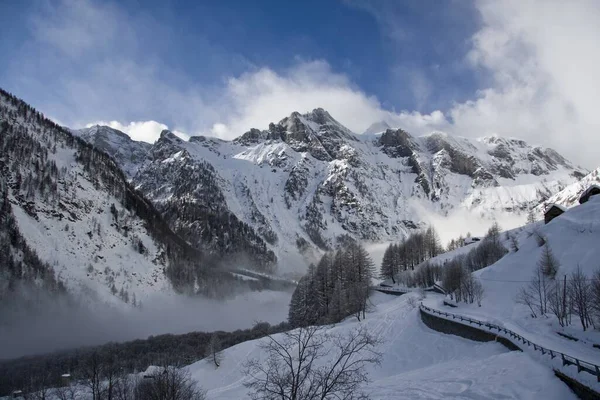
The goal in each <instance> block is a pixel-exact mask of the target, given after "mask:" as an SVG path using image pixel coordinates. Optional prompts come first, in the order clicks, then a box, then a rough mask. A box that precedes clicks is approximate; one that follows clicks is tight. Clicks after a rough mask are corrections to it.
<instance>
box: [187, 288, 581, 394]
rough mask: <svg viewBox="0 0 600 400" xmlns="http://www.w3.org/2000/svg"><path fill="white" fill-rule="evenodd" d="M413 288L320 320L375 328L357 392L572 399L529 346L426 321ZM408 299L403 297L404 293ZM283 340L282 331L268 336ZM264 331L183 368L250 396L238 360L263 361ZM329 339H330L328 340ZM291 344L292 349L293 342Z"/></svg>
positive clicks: (330, 356)
mask: <svg viewBox="0 0 600 400" xmlns="http://www.w3.org/2000/svg"><path fill="white" fill-rule="evenodd" d="M411 296H413V295H407V296H400V297H394V296H388V295H384V294H381V293H379V294H375V295H374V296H372V299H371V301H372V303H373V311H372V312H370V313H369V314H368V315H367V318H366V319H365V320H364V321H362V322H358V321H356V319H355V318H352V319H348V320H347V321H344V322H342V323H340V324H336V325H328V326H326V327H324V331H323V332H321V334H330V335H331V334H334V335H335V334H338V335H344V336H345V335H348V334H349V333H350V332H352V331H353V330H354V329H357V328H358V327H359V326H361V325H363V326H364V325H365V324H366V325H367V326H368V329H369V332H370V333H371V334H373V335H375V336H377V337H378V338H379V339H380V341H381V344H380V345H379V346H378V347H377V348H376V350H377V351H379V352H381V353H382V354H383V358H382V362H381V365H379V366H368V367H367V372H368V374H369V378H370V379H371V382H370V383H369V384H367V385H365V387H364V392H365V393H366V394H367V395H369V397H370V398H373V399H397V398H402V399H447V398H458V399H487V398H506V399H528V398H544V399H576V398H577V397H576V396H575V395H574V394H573V393H572V392H571V391H570V390H569V388H568V387H567V386H566V385H564V384H563V383H562V382H561V381H560V380H558V379H557V378H555V377H554V376H553V373H552V370H551V369H550V368H547V367H546V366H544V365H542V364H541V363H539V362H536V361H535V360H533V359H532V358H531V357H530V356H529V355H528V354H526V353H522V352H517V351H507V349H506V348H504V347H503V346H502V345H500V344H499V343H495V342H488V343H480V342H474V341H471V340H467V339H463V338H461V337H458V336H455V335H446V334H441V333H439V332H436V331H433V330H431V329H429V328H427V327H426V326H425V325H424V324H423V323H422V322H421V320H420V318H419V312H418V309H416V308H415V307H414V305H412V306H411V301H410V300H412V302H413V303H414V301H415V300H416V299H415V298H412V299H411ZM409 299H410V300H409ZM273 337H274V339H275V340H278V341H282V339H283V338H282V336H281V334H278V335H274V336H273ZM267 340H268V339H267V338H265V339H259V340H253V341H248V342H244V343H241V344H238V345H236V346H233V347H230V348H228V349H226V350H224V351H223V353H222V361H221V364H220V366H219V368H215V367H214V364H212V363H211V362H210V360H208V359H205V360H201V361H198V362H196V363H194V364H192V365H190V366H188V367H186V369H187V370H188V371H190V373H191V375H192V378H193V379H194V380H195V381H197V382H198V383H199V385H200V386H201V387H202V388H204V389H206V390H207V396H208V397H210V398H211V399H215V400H216V399H223V400H224V399H243V398H249V397H250V393H249V389H248V388H247V387H245V386H244V384H245V383H247V382H248V381H249V379H250V378H249V377H247V376H246V375H244V369H243V367H242V366H243V364H244V362H246V360H248V359H257V360H259V361H260V362H264V363H266V361H267V354H266V351H265V350H264V348H263V347H261V346H260V345H261V344H262V343H265V342H266V341H267ZM332 347H333V346H332ZM293 350H295V349H293ZM336 356H337V354H336V352H335V351H333V349H332V351H329V352H327V354H326V355H324V356H323V357H322V358H320V359H319V360H318V365H319V366H321V365H328V364H329V363H332V362H333V360H334V359H335V357H336Z"/></svg>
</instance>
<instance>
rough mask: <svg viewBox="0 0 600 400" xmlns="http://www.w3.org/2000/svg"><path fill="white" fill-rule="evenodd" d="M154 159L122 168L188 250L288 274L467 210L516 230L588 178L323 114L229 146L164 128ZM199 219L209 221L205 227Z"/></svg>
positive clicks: (486, 146)
mask: <svg viewBox="0 0 600 400" xmlns="http://www.w3.org/2000/svg"><path fill="white" fill-rule="evenodd" d="M375 128H377V127H375ZM375 128H374V129H375ZM93 137H94V135H92V136H87V138H88V140H92V138H93ZM113 142H115V141H113V140H105V141H104V143H113ZM130 145H135V144H134V143H133V142H132V143H130ZM144 146H145V145H144ZM141 149H142V147H141V145H140V147H139V149H138V150H136V153H137V152H138V151H142V150H141ZM103 150H104V151H106V152H108V153H109V154H115V153H117V152H118V150H119V149H118V148H116V147H110V146H108V147H105V148H103ZM147 154H148V157H149V158H150V162H145V161H144V162H140V163H139V164H138V168H137V170H136V171H135V173H133V172H132V171H133V168H132V167H131V164H135V161H133V159H127V158H126V159H121V158H120V156H119V157H117V161H118V162H119V163H121V165H123V169H124V170H125V171H129V172H128V173H129V178H130V179H131V180H132V182H133V184H134V185H135V187H136V188H137V189H139V190H140V191H142V192H143V193H144V194H145V195H146V196H147V197H148V198H149V199H151V200H152V201H153V203H154V204H155V206H156V207H157V208H158V209H159V210H160V211H161V212H162V213H163V215H165V216H166V219H167V220H168V221H169V223H170V225H171V227H173V229H174V230H175V231H176V232H177V233H179V234H181V235H182V236H183V237H185V238H186V240H188V241H190V242H193V241H194V240H195V238H198V237H200V236H202V237H203V242H204V245H205V246H207V247H206V248H208V249H210V250H213V251H217V252H225V253H228V252H233V253H237V252H239V251H243V252H245V253H246V254H249V255H250V257H249V258H248V260H249V261H250V262H252V263H255V264H261V263H264V262H265V261H268V262H271V261H272V262H275V259H277V260H278V264H279V265H280V267H282V269H284V270H285V269H288V268H293V267H294V266H295V265H301V266H304V265H305V264H306V259H307V258H308V259H310V258H311V257H312V255H314V254H316V253H317V251H318V249H325V248H328V247H331V246H334V245H335V244H336V242H338V241H343V240H346V239H347V238H349V237H351V238H356V239H360V240H366V241H378V242H381V241H386V240H398V239H399V238H400V237H402V236H403V235H405V234H406V233H407V232H409V231H410V230H414V229H418V228H420V227H422V226H424V225H425V224H427V223H429V222H431V221H433V220H435V221H439V219H440V218H442V219H443V218H446V217H448V216H450V215H452V214H454V213H459V212H468V213H470V214H472V215H476V216H477V218H478V219H482V218H483V219H489V220H492V219H495V218H498V219H500V218H502V217H503V216H504V215H512V216H517V217H518V218H517V219H516V220H515V221H516V222H515V223H520V222H522V221H524V219H525V215H526V213H527V211H528V210H529V209H530V208H532V207H534V206H535V205H537V204H538V203H539V202H540V201H542V200H544V199H545V198H547V197H549V196H551V195H552V194H554V193H556V192H558V191H560V190H562V189H563V188H564V187H566V186H567V185H569V184H572V183H574V182H576V181H577V180H578V179H579V178H581V177H582V176H584V175H585V174H586V173H587V171H585V170H583V169H581V168H579V167H576V166H575V165H573V164H572V163H570V162H569V161H567V160H565V159H564V158H563V157H562V156H560V155H559V154H558V153H557V152H556V151H554V150H551V149H545V148H541V147H533V146H530V145H528V144H527V143H525V142H523V141H521V140H515V139H505V138H499V137H487V138H482V139H478V140H470V139H466V138H461V137H455V136H449V135H446V134H443V133H432V134H430V135H426V136H422V137H414V136H412V135H410V134H409V133H408V132H405V131H403V130H401V129H397V130H394V129H386V130H385V131H383V132H379V133H372V132H371V133H367V134H363V135H356V134H354V133H352V132H351V131H350V130H348V129H347V128H345V127H344V126H343V125H342V124H340V123H339V122H338V121H336V120H335V119H334V118H333V117H332V116H331V115H330V114H329V113H328V112H327V111H325V110H323V109H315V110H313V111H312V112H309V113H306V114H300V113H297V112H294V113H292V114H291V115H290V116H288V117H286V118H284V119H283V120H281V121H280V122H278V123H271V124H270V125H269V128H268V129H267V130H258V129H251V130H250V131H248V132H246V133H244V134H243V135H241V136H240V137H238V138H237V139H235V140H233V141H223V140H219V139H216V138H210V137H203V136H197V137H192V138H190V140H189V141H184V140H181V139H179V138H178V137H176V136H175V135H173V134H172V133H170V132H168V131H165V132H163V133H162V134H161V137H160V139H159V140H158V141H157V142H156V143H155V144H154V145H153V146H152V147H151V148H150V150H149V151H148V153H147ZM137 158H138V159H140V157H137ZM141 158H142V159H144V157H141ZM199 210H208V211H209V214H211V215H212V216H211V217H210V218H208V219H207V220H205V219H202V218H200V219H199V218H197V216H196V215H197V214H198V212H199ZM214 219H217V220H219V221H221V222H219V223H214ZM223 221H225V224H224V223H223ZM224 226H225V227H224ZM239 227H241V232H243V233H241V234H239V233H238V231H239V230H240V228H239ZM438 229H439V228H438ZM464 229H465V231H466V230H468V229H469V228H468V227H467V226H465V227H464ZM271 252H272V253H271Z"/></svg>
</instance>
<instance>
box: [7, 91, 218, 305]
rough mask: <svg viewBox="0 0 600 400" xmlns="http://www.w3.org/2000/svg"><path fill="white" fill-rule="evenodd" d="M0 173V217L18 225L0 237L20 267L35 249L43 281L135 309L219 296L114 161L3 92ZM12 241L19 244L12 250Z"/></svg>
mask: <svg viewBox="0 0 600 400" xmlns="http://www.w3.org/2000/svg"><path fill="white" fill-rule="evenodd" d="M0 167H2V171H3V173H2V175H1V176H0V188H2V195H3V199H4V201H3V202H4V204H5V206H4V207H3V210H4V212H3V214H4V215H5V218H9V219H11V220H12V221H13V225H14V226H13V227H12V228H11V229H12V230H7V229H3V230H2V232H0V235H12V236H13V237H14V238H13V239H11V241H12V243H13V248H14V251H12V253H13V257H16V258H17V259H23V254H24V250H23V249H25V248H26V247H27V248H29V249H34V253H33V254H34V255H35V257H38V258H39V260H40V263H32V262H30V263H29V264H43V265H44V269H45V270H47V271H46V272H45V273H44V274H45V276H48V277H50V276H51V275H54V276H55V277H56V280H57V281H58V282H59V283H61V284H64V285H65V287H66V288H67V289H68V291H69V292H71V293H75V294H79V295H82V298H85V299H89V300H91V301H95V300H100V301H103V302H108V303H114V304H122V302H126V303H129V304H135V303H136V302H138V301H139V300H141V299H143V298H145V297H146V296H148V295H150V294H152V293H155V292H157V291H161V292H166V293H172V292H173V289H175V290H177V291H186V292H204V293H208V292H211V291H213V290H215V285H214V279H219V278H217V277H215V276H213V271H212V270H210V269H208V268H206V267H204V263H203V261H204V260H203V259H202V255H201V253H200V252H199V251H197V250H195V249H194V248H192V247H191V246H190V245H189V244H188V243H186V242H185V241H184V240H183V239H181V238H180V237H179V236H177V235H175V234H174V233H173V232H172V231H171V229H170V228H169V226H168V225H167V223H166V222H165V221H164V220H163V219H162V217H161V215H160V213H159V212H158V211H157V210H156V209H155V208H154V207H153V206H152V204H151V203H150V202H148V201H147V200H146V199H145V198H144V197H143V196H142V195H141V194H140V193H139V192H137V191H135V190H134V189H133V188H132V187H131V185H129V183H128V182H127V180H126V177H125V176H124V175H123V172H122V171H121V170H120V169H119V167H117V165H116V164H115V162H114V161H113V160H112V158H111V157H110V156H108V155H107V154H106V153H103V152H100V151H97V150H96V149H95V148H93V147H92V146H90V145H89V144H87V143H86V142H84V141H83V140H81V139H79V138H77V137H74V136H73V135H72V134H71V133H70V132H68V131H67V130H65V129H63V128H61V127H59V126H58V125H56V124H54V123H53V122H51V121H49V120H47V119H46V118H44V116H43V115H42V114H40V113H39V112H37V111H36V110H34V109H33V108H31V107H30V106H28V105H27V104H26V103H24V102H22V101H21V100H19V99H17V98H16V97H14V96H12V95H10V94H9V93H7V92H5V91H0ZM11 232H14V233H11ZM18 237H20V238H21V239H19V240H22V241H23V244H20V245H19V246H15V245H14V243H17V242H18V240H17V238H18ZM32 257H33V256H32ZM32 257H29V259H30V260H31V259H32ZM26 264H27V263H26ZM0 269H1V273H2V275H3V276H4V277H5V278H6V281H8V282H11V281H13V280H19V281H23V282H29V283H33V284H37V283H39V282H44V281H45V280H44V279H40V278H39V276H40V274H39V273H38V274H32V273H30V272H29V270H31V269H32V268H21V269H16V270H15V269H10V265H8V266H7V264H4V263H3V264H1V265H0ZM38 269H39V268H38ZM6 281H4V280H3V282H2V283H4V282H6ZM48 281H49V282H50V286H56V284H55V283H52V279H51V278H48ZM38 286H39V285H38ZM3 289H4V290H3V293H2V296H6V295H9V294H10V292H11V290H12V288H11V287H10V284H9V285H8V287H6V286H5V287H3Z"/></svg>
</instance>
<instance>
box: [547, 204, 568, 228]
mask: <svg viewBox="0 0 600 400" xmlns="http://www.w3.org/2000/svg"><path fill="white" fill-rule="evenodd" d="M565 211H567V209H566V208H565V207H563V206H561V205H558V204H550V205H549V206H548V208H547V209H546V212H545V213H544V223H546V224H547V223H548V222H550V221H552V220H553V219H554V218H556V217H558V216H560V215H562V214H563V213H564V212H565Z"/></svg>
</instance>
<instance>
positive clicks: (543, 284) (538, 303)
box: [516, 264, 551, 318]
mask: <svg viewBox="0 0 600 400" xmlns="http://www.w3.org/2000/svg"><path fill="white" fill-rule="evenodd" d="M550 287H551V279H549V278H548V276H546V274H544V269H543V266H542V265H539V264H538V267H537V268H536V269H535V275H534V276H533V279H532V280H531V281H530V282H529V283H528V284H527V286H525V287H524V288H521V290H520V291H519V293H518V294H517V298H516V302H517V303H520V304H524V305H526V306H527V307H529V309H530V310H531V316H532V317H534V318H536V317H537V316H538V315H544V314H546V312H547V310H548V301H549V291H550Z"/></svg>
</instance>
